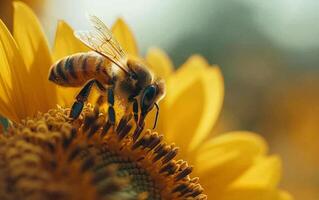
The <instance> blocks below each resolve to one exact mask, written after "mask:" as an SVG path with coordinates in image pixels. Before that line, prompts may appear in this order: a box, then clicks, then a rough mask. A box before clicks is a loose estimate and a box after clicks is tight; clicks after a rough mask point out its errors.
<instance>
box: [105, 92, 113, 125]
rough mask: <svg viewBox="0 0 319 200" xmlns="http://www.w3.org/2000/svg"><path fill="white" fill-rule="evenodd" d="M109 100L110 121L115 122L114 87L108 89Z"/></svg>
mask: <svg viewBox="0 0 319 200" xmlns="http://www.w3.org/2000/svg"><path fill="white" fill-rule="evenodd" d="M107 102H108V104H109V109H108V115H109V121H110V122H111V123H112V124H115V110H114V89H113V87H110V88H108V89H107Z"/></svg>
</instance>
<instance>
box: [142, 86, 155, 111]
mask: <svg viewBox="0 0 319 200" xmlns="http://www.w3.org/2000/svg"><path fill="white" fill-rule="evenodd" d="M155 96H156V87H155V86H154V85H150V86H147V87H146V88H145V90H144V92H143V94H142V98H141V109H142V112H147V110H148V109H149V108H150V107H151V106H152V104H153V103H154V99H155Z"/></svg>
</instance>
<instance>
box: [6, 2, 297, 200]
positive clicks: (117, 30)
mask: <svg viewBox="0 0 319 200" xmlns="http://www.w3.org/2000/svg"><path fill="white" fill-rule="evenodd" d="M13 5H14V26H13V28H14V29H13V30H14V31H13V37H12V36H11V35H10V33H9V31H8V30H7V29H6V27H5V25H4V24H3V23H2V22H1V21H0V41H1V43H0V57H1V59H0V66H1V67H2V68H1V70H0V81H1V82H0V113H1V115H3V116H6V117H7V118H9V119H10V120H11V121H12V122H13V125H12V129H11V135H14V136H15V135H17V136H15V137H17V138H15V137H13V139H12V138H9V139H8V138H4V139H2V140H1V141H2V142H3V141H7V140H13V141H14V143H13V144H11V145H8V146H6V148H9V147H12V146H15V145H17V144H20V143H23V142H27V143H30V141H31V143H32V141H33V143H32V145H35V144H36V145H39V144H38V143H37V142H35V144H34V140H32V138H34V137H33V136H32V135H33V134H37V135H41V134H38V133H39V132H40V133H41V132H43V131H40V130H42V129H44V130H45V131H44V132H47V131H49V132H50V134H53V135H54V134H56V132H58V133H59V134H60V136H59V137H60V138H65V136H64V135H65V134H66V133H64V132H65V131H62V130H64V129H65V128H63V127H62V126H61V125H58V127H56V125H52V119H54V120H56V119H59V120H62V122H65V121H66V119H65V118H66V114H65V113H66V112H67V111H68V109H67V107H68V106H70V105H71V103H72V102H73V100H74V94H75V93H76V92H77V91H76V90H74V89H65V88H59V87H58V86H55V85H53V84H51V83H49V82H48V81H47V73H48V70H49V66H50V65H51V64H52V63H53V61H54V60H57V59H59V58H61V57H63V56H66V55H69V54H72V53H76V52H83V51H88V49H87V48H86V47H85V46H84V45H83V44H82V43H81V42H79V41H78V40H77V39H76V38H74V36H73V30H72V28H71V27H70V26H69V25H67V24H66V23H65V22H63V21H60V22H59V24H58V28H57V32H56V38H55V42H54V47H53V51H52V52H53V53H52V54H51V52H50V49H49V47H48V44H47V41H46V38H45V36H44V34H43V31H42V30H41V27H40V24H39V22H38V20H37V18H36V17H35V15H34V14H33V12H32V11H31V10H30V9H29V8H28V7H27V6H25V5H24V4H23V3H20V2H15V3H14V4H13ZM112 31H113V33H114V36H115V37H116V38H117V40H118V41H119V43H120V44H121V45H122V46H123V48H124V49H125V50H126V51H127V52H128V53H129V54H130V55H132V56H136V57H139V54H138V48H137V45H136V43H135V40H134V37H133V34H132V33H131V31H130V29H129V28H128V26H127V25H126V24H125V22H124V21H123V20H121V19H119V20H117V21H116V23H115V25H114V26H113V28H112ZM145 60H146V62H148V63H149V66H150V68H151V69H152V70H153V71H154V73H155V74H156V75H158V76H160V77H162V78H164V79H165V80H166V82H167V97H166V98H165V100H164V101H162V102H161V105H160V108H161V111H160V112H161V115H160V120H159V124H158V128H157V131H158V132H159V133H165V139H164V140H165V142H162V143H161V144H162V145H159V146H162V147H161V148H163V147H165V148H164V149H166V150H165V152H166V154H165V155H171V156H172V158H173V157H175V156H176V152H175V151H176V149H175V147H174V145H171V146H167V145H166V144H169V143H171V142H175V143H176V144H177V145H178V146H180V151H179V152H180V155H177V158H184V157H185V158H187V159H188V160H189V161H190V163H191V164H192V165H194V166H195V169H194V173H195V174H196V175H197V176H199V178H200V180H201V181H202V182H203V184H202V185H203V187H204V189H205V191H206V192H207V193H208V195H209V197H210V198H212V199H214V198H215V199H229V200H231V199H291V197H290V195H289V194H288V193H285V192H283V191H281V190H279V189H277V184H278V181H279V179H280V173H281V172H280V168H281V167H280V165H281V164H280V159H279V157H277V156H267V145H266V144H265V142H264V140H263V139H262V138H260V137H259V136H257V135H255V134H253V133H247V132H232V133H226V134H222V135H220V136H217V137H215V138H213V139H209V138H208V134H209V132H210V131H211V129H212V127H213V125H214V123H215V121H216V119H217V117H218V114H219V112H220V109H221V105H222V100H223V79H222V75H221V73H220V70H219V68H218V67H216V66H210V65H209V64H208V63H207V62H206V61H205V59H203V58H202V57H200V56H192V57H191V58H190V59H189V60H188V61H187V62H186V63H185V64H184V65H183V66H181V67H180V68H179V69H178V70H176V71H174V70H173V69H174V67H173V64H172V62H171V61H170V60H169V58H168V56H167V55H166V54H165V53H164V52H163V51H161V50H159V49H151V50H150V51H149V52H148V53H147V55H146V58H145ZM56 105H60V106H62V107H60V106H59V107H58V108H57V109H54V110H53V111H52V110H50V109H52V108H55V107H56ZM86 109H87V110H88V111H87V112H86V114H85V115H84V116H82V118H81V119H79V120H80V121H79V122H75V123H70V122H66V124H67V125H66V126H68V127H69V128H68V130H69V131H67V134H66V135H67V137H66V138H72V140H70V141H71V142H74V141H78V140H77V139H76V140H74V138H73V137H74V135H76V137H81V135H84V133H85V134H88V136H89V137H87V138H89V139H85V142H83V143H84V144H92V143H93V144H95V145H96V142H97V141H96V140H92V141H91V139H90V138H95V137H100V135H101V132H103V129H104V128H102V129H101V127H105V126H107V123H106V124H101V122H100V121H103V120H101V119H100V118H99V117H98V116H100V115H96V113H95V112H94V111H92V110H93V109H91V108H90V107H86ZM49 110H50V111H49ZM48 111H49V112H48ZM41 113H45V114H41ZM92 113H93V114H92ZM94 113H95V114H94ZM51 115H53V116H51ZM92 115H93V116H95V117H93V118H92V117H90V116H92ZM101 116H103V113H102V114H101ZM30 117H31V118H30ZM102 118H103V117H102ZM152 118H153V116H152V114H150V116H149V119H147V123H146V125H147V126H148V125H149V124H150V121H151V123H152V122H153V119H152ZM23 119H29V120H23ZM90 119H91V121H90ZM92 119H93V120H92ZM30 120H31V121H30ZM54 120H53V121H54ZM59 120H58V121H59ZM81 120H82V121H81ZM86 120H88V121H89V122H91V123H87V122H88V121H86ZM39 121H40V122H41V123H42V124H43V123H44V125H41V123H40V122H39ZM59 122H60V121H59ZM93 122H99V123H93ZM127 123H128V120H127V121H125V123H124V122H123V123H122V125H121V122H120V123H119V125H118V126H119V127H120V129H119V130H122V132H123V130H125V131H124V132H123V133H122V132H120V131H119V130H118V131H116V130H114V129H111V130H113V132H112V131H111V133H110V134H109V133H108V134H107V135H112V134H113V135H117V136H116V137H118V140H121V139H122V137H121V134H122V135H123V134H124V135H123V138H124V137H126V136H127V135H129V133H130V130H127V129H128V128H127V127H129V126H127V125H126V124H127ZM32 124H33V125H32ZM34 124H35V125H34ZM39 124H40V125H41V126H40V125H39ZM54 124H55V123H54ZM92 124H93V125H92ZM96 124H98V125H96ZM95 125H96V126H95ZM122 126H123V127H124V129H123V127H122ZM23 127H24V128H23ZM116 129H118V128H116ZM23 130H27V131H26V132H35V133H32V134H30V133H29V134H27V135H28V137H29V136H30V137H31V138H27V137H26V138H23V135H24V134H23ZM72 130H74V131H72ZM88 130H92V131H89V132H88ZM51 132H52V133H51ZM74 132H75V133H78V134H74ZM130 134H133V135H134V131H133V133H130ZM97 135H98V136H97ZM102 135H103V134H102ZM119 135H120V136H119ZM152 135H153V136H152ZM9 136H10V134H9ZM91 136H94V137H91ZM21 137H22V140H23V141H22V142H21V141H20V142H19V141H17V140H18V139H20V140H21ZM41 137H43V136H41ZM145 138H146V139H145ZM149 138H161V137H160V136H158V135H157V134H156V133H149V132H147V131H146V132H145V131H144V132H143V133H141V136H140V139H139V140H134V141H131V140H128V141H126V142H124V144H129V145H130V147H131V148H128V151H129V150H130V149H131V150H132V148H134V147H133V146H134V145H135V146H136V145H137V146H139V147H142V149H144V150H145V149H147V148H148V149H147V151H146V152H144V153H145V156H146V155H148V152H150V151H152V153H151V154H150V155H151V156H156V152H158V151H159V149H153V148H150V146H147V145H150V144H152V142H149ZM111 139H112V138H111ZM49 141H50V140H49ZM55 141H56V143H54V144H53V145H52V144H46V145H48V146H49V147H48V148H49V150H48V151H50V152H54V151H51V150H50V148H54V149H55V148H57V147H58V148H61V147H60V146H61V145H62V146H63V141H67V143H69V139H66V140H65V139H60V140H59V139H58V140H55ZM121 141H122V140H121ZM138 141H139V142H138ZM59 142H60V143H59ZM45 143H47V142H45ZM49 143H50V142H49ZM137 143H140V144H137ZM145 144H147V145H146V147H145ZM41 145H42V143H41V144H40V146H41ZM98 145H100V144H98ZM119 145H123V144H122V143H120V144H119ZM143 145H144V146H143ZM27 146H28V145H27ZM52 146H53V147H52ZM71 146H72V145H71ZM75 146H76V145H75ZM89 146H90V145H89ZM91 146H92V145H91ZM93 146H94V145H93ZM157 147H158V146H157ZM41 148H42V149H43V147H42V146H41ZM36 149H38V148H36ZM71 150H72V149H71ZM71 150H70V151H71ZM99 150H100V149H99ZM119 150H123V148H119ZM41 152H42V151H41ZM93 152H95V153H96V150H94V149H93ZM168 152H170V154H167V153H168ZM107 153H108V154H110V153H111V154H112V151H110V152H107ZM113 153H114V152H113ZM118 153H119V151H117V154H116V155H118ZM66 154H67V153H66ZM44 155H46V151H45V153H44ZM54 155H55V154H54ZM59 155H60V154H59ZM94 155H95V154H94ZM132 155H135V154H133V153H131V154H130V156H132ZM142 155H144V154H142ZM130 156H129V157H126V158H125V159H128V158H129V160H130V161H131V160H135V161H139V162H140V161H141V160H140V159H141V158H139V159H137V160H136V158H137V157H130ZM82 157H83V156H82ZM84 157H85V156H84ZM93 157H94V156H93ZM95 157H96V156H95ZM142 157H143V156H142ZM59 158H60V157H59ZM86 158H87V157H85V158H82V159H81V160H80V161H78V162H80V164H79V163H78V162H76V163H75V164H74V165H75V166H76V167H75V168H76V170H78V171H79V170H80V172H82V171H83V170H82V171H81V169H82V168H81V167H79V166H83V165H84V166H86V165H87V164H85V163H86V160H87V159H86ZM144 158H145V157H144ZM65 159H67V158H65ZM116 159H118V157H117V158H116ZM116 159H115V160H116ZM121 159H123V158H122V157H121ZM62 160H63V159H62ZM53 161H55V160H54V159H53ZM168 162H169V163H167V162H163V163H164V164H166V165H165V166H163V165H161V167H162V168H160V167H157V168H156V169H159V170H164V171H165V170H168V171H166V174H170V173H171V174H174V175H175V176H177V174H176V173H179V172H181V171H182V172H184V170H185V172H184V175H185V176H184V175H183V176H182V180H183V181H186V183H184V182H183V183H180V182H179V183H178V185H175V187H174V188H173V191H175V193H178V192H179V193H178V194H179V195H180V197H182V198H186V195H187V194H193V195H194V196H198V197H199V198H205V197H204V196H202V195H201V192H202V188H201V186H200V185H199V184H198V179H196V178H193V179H190V178H189V177H188V174H189V172H190V171H191V170H190V169H191V168H190V167H188V165H187V164H185V162H184V161H182V160H171V159H168ZM116 164H118V162H116ZM130 164H132V163H130ZM168 164H170V165H168ZM63 166H64V165H63ZM142 166H145V165H142ZM64 167H65V166H64ZM120 167H121V166H120ZM165 167H166V168H165ZM84 168H86V167H84ZM105 168H106V169H105V170H106V171H107V172H108V171H112V170H113V171H114V169H113V167H110V166H107V167H105ZM109 168H110V169H109ZM164 168H165V169H164ZM147 169H148V170H150V169H149V168H147ZM186 169H187V170H186ZM140 170H141V169H137V171H140ZM84 171H86V170H84ZM135 171H136V169H135ZM142 171H143V170H142ZM155 171H156V170H155ZM148 172H149V171H148ZM150 173H151V172H149V174H150ZM156 173H159V171H158V170H157V171H156ZM156 173H155V174H156ZM151 174H152V173H151ZM113 176H114V174H112V173H109V177H110V179H112V177H113ZM89 177H91V179H94V177H95V176H94V175H92V174H91V175H90V176H89ZM138 177H141V176H138ZM152 177H153V178H154V176H152ZM156 177H157V179H156V180H163V177H161V176H156ZM158 177H160V178H158ZM185 177H186V179H185ZM73 178H74V177H73ZM75 178H76V177H75ZM70 179H71V180H75V179H72V177H70ZM133 179H134V178H133ZM176 180H177V179H176V178H175V179H169V180H168V183H169V184H172V183H175V182H174V181H176ZM118 181H119V182H122V183H123V185H124V187H123V188H124V189H123V190H125V191H126V190H127V189H126V187H125V185H126V184H125V183H127V182H130V181H131V180H130V179H129V180H127V179H124V180H122V179H121V180H118ZM178 181H180V180H178ZM133 182H134V180H133ZM160 183H163V182H160ZM83 184H86V182H85V181H84V182H83ZM147 185H148V184H147ZM23 189H24V188H23ZM60 189H61V188H60ZM93 189H94V188H93ZM23 191H25V190H23ZM41 191H42V190H41ZM134 191H135V192H136V190H134ZM190 192H193V193H190ZM90 194H92V195H94V194H95V193H94V192H93V193H90ZM149 194H150V192H149V191H148V193H147V194H145V195H146V196H147V195H149ZM155 194H158V193H155ZM161 194H162V193H161ZM165 194H167V193H165ZM185 194H186V195H185ZM138 195H139V197H140V198H146V196H145V195H143V193H138ZM174 195H175V194H174ZM183 195H185V196H183ZM187 197H192V196H191V195H188V196H187Z"/></svg>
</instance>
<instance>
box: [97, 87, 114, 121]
mask: <svg viewBox="0 0 319 200" xmlns="http://www.w3.org/2000/svg"><path fill="white" fill-rule="evenodd" d="M96 85H97V87H98V88H99V89H100V90H101V92H103V93H104V92H107V103H108V104H109V108H108V111H107V112H108V118H109V121H110V123H111V124H112V125H114V124H115V110H114V88H113V86H110V87H109V88H107V89H106V88H105V87H104V86H103V85H102V84H101V83H100V82H98V81H96Z"/></svg>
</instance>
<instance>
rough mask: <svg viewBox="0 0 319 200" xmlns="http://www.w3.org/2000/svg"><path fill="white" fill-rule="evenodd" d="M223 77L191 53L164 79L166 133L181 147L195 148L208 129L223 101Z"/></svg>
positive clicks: (217, 70)
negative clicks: (166, 113)
mask: <svg viewBox="0 0 319 200" xmlns="http://www.w3.org/2000/svg"><path fill="white" fill-rule="evenodd" d="M223 91H224V90H223V78H222V75H221V72H220V70H219V68H217V67H210V66H209V65H208V64H207V62H206V61H205V60H204V59H203V58H202V57H199V56H193V57H191V58H190V59H189V60H188V61H187V62H186V63H185V64H184V65H183V66H182V67H181V68H180V69H178V70H177V72H176V73H174V74H173V75H172V76H171V77H170V78H169V79H168V81H167V96H166V98H165V102H167V104H168V109H167V110H168V111H169V112H170V113H169V114H168V115H167V117H166V118H165V122H166V123H165V134H167V133H168V134H167V137H168V139H169V140H170V141H174V142H176V143H178V145H179V146H181V149H185V150H188V151H192V150H194V149H195V148H196V147H197V146H198V145H199V144H200V143H201V142H202V141H203V140H204V139H205V137H206V136H207V135H208V134H209V133H210V131H211V129H212V127H213V125H214V124H215V121H216V119H217V117H218V115H219V113H220V109H221V105H222V101H223V93H224V92H223Z"/></svg>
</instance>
